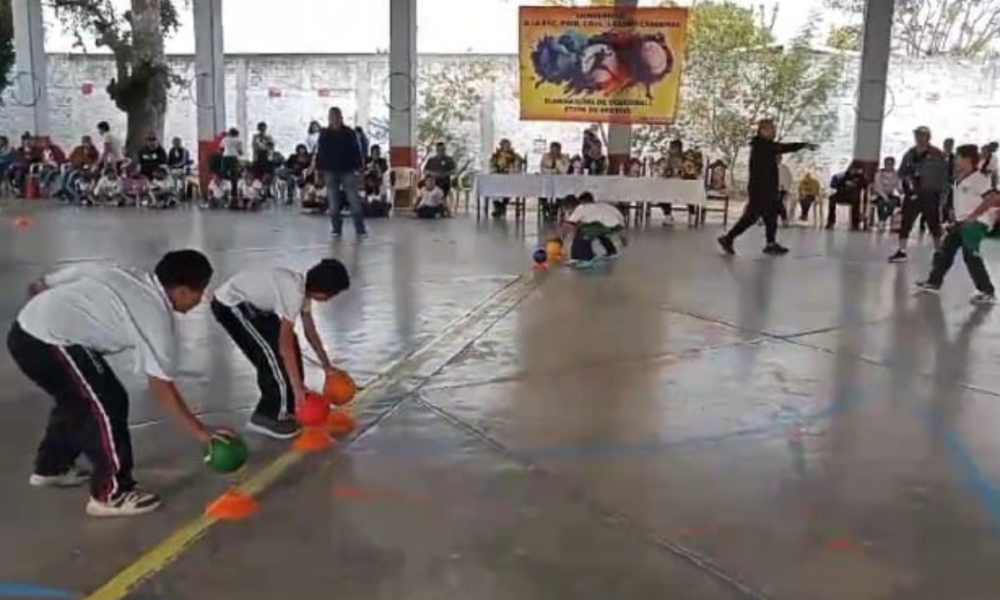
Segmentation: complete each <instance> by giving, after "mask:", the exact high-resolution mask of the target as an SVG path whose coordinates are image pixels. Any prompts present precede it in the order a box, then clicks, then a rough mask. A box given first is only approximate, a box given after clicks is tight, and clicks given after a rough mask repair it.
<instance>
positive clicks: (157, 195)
mask: <svg viewBox="0 0 1000 600" xmlns="http://www.w3.org/2000/svg"><path fill="white" fill-rule="evenodd" d="M149 193H150V195H151V196H152V202H153V206H155V207H156V208H173V207H174V206H176V205H177V199H176V196H175V195H174V186H173V182H171V181H170V172H169V171H167V167H165V166H162V167H159V168H158V169H156V171H155V172H154V173H153V178H152V180H150V182H149Z"/></svg>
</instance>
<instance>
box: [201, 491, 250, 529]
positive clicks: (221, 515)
mask: <svg viewBox="0 0 1000 600" xmlns="http://www.w3.org/2000/svg"><path fill="white" fill-rule="evenodd" d="M259 509H260V503H258V502H257V500H255V499H254V498H253V496H250V495H249V494H244V493H243V492H241V491H239V490H237V489H235V488H233V489H231V490H229V491H227V492H226V493H225V494H223V495H221V496H219V498H218V499H216V500H215V502H212V503H211V504H209V505H208V508H206V509H205V514H206V515H208V516H209V517H212V518H213V519H219V520H222V521H239V520H242V519H246V518H247V517H249V516H251V515H254V514H256V513H257V511H258V510H259Z"/></svg>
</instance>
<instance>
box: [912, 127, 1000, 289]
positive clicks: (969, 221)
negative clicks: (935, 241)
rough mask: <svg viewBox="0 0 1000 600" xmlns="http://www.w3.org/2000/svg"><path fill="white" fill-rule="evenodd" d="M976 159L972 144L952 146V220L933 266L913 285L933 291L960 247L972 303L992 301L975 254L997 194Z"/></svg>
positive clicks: (989, 225)
mask: <svg viewBox="0 0 1000 600" xmlns="http://www.w3.org/2000/svg"><path fill="white" fill-rule="evenodd" d="M979 159H980V155H979V149H978V148H977V147H976V146H974V145H965V146H959V147H958V149H956V150H955V191H954V199H955V217H956V223H955V224H954V226H953V227H952V228H951V229H950V230H949V231H948V234H947V235H946V236H945V238H944V240H943V241H942V242H941V247H940V249H939V250H938V251H937V252H935V253H934V267H933V269H931V274H930V276H929V277H928V278H927V281H922V282H920V283H918V284H917V287H918V288H919V289H920V291H922V292H931V293H937V292H938V291H939V290H940V289H941V284H942V283H944V276H945V275H946V274H947V273H948V269H950V268H951V265H952V263H953V262H954V261H955V255H956V254H957V253H958V251H959V249H961V250H962V258H963V259H964V260H965V267H966V268H967V269H968V270H969V275H970V276H971V277H972V281H973V283H975V285H976V289H977V290H978V293H977V294H976V295H975V296H973V297H972V303H973V304H993V303H994V302H995V301H996V297H995V290H994V288H993V283H992V282H991V281H990V274H989V272H988V271H987V270H986V264H985V263H984V262H983V257H982V256H981V255H980V254H979V245H980V243H981V242H982V241H983V239H984V238H985V237H986V236H987V235H989V232H990V229H992V228H993V225H994V224H995V223H996V219H997V208H998V207H1000V194H997V193H996V192H994V191H993V190H992V184H991V182H990V179H989V177H988V176H986V175H984V174H983V173H982V172H981V171H979V170H978V166H979Z"/></svg>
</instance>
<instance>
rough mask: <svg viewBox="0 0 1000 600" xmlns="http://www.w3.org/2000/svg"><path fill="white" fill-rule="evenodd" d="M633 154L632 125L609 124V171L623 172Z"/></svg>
mask: <svg viewBox="0 0 1000 600" xmlns="http://www.w3.org/2000/svg"><path fill="white" fill-rule="evenodd" d="M638 5H639V0H615V8H618V9H634V8H636V7H637V6H638ZM631 155H632V126H631V125H629V124H618V123H612V124H611V125H610V126H608V172H609V173H614V174H618V173H623V172H625V169H626V167H627V165H628V161H629V157H630V156H631Z"/></svg>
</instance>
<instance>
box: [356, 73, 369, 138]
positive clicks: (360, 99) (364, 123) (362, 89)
mask: <svg viewBox="0 0 1000 600" xmlns="http://www.w3.org/2000/svg"><path fill="white" fill-rule="evenodd" d="M371 100H372V61H371V59H370V58H367V57H365V58H362V59H361V60H360V61H358V65H357V80H356V81H355V84H354V107H355V108H354V124H355V125H357V126H359V127H362V128H364V130H365V132H366V133H368V134H369V137H370V135H371V132H370V131H369V129H370V128H371V127H370V125H371Z"/></svg>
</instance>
